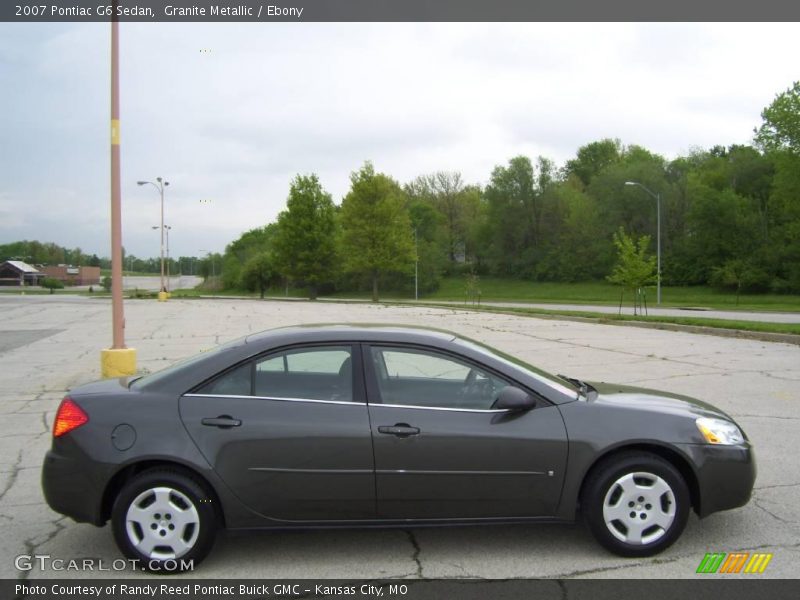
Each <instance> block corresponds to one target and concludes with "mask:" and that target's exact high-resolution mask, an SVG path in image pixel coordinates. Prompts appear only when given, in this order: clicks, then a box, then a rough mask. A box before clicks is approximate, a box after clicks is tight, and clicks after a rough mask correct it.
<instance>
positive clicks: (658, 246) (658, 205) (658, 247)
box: [625, 181, 661, 304]
mask: <svg viewBox="0 0 800 600" xmlns="http://www.w3.org/2000/svg"><path fill="white" fill-rule="evenodd" d="M625 185H635V186H638V187H640V188H642V189H643V190H644V191H645V192H647V193H648V194H650V195H651V196H652V197H653V198H655V199H656V219H657V223H658V225H657V229H656V240H657V241H656V256H657V257H658V258H657V259H656V260H657V261H658V263H657V264H658V266H657V267H656V275H657V280H656V281H657V288H656V290H657V291H656V302H657V303H658V304H661V194H657V193H655V192H653V191H652V190H651V189H650V188H648V187H646V186H644V185H642V184H641V183H639V182H638V181H626V182H625Z"/></svg>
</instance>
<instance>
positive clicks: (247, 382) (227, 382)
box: [197, 361, 253, 396]
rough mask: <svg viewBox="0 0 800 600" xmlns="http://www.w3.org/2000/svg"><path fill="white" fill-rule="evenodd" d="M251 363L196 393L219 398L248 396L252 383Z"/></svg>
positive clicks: (237, 368)
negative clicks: (218, 396)
mask: <svg viewBox="0 0 800 600" xmlns="http://www.w3.org/2000/svg"><path fill="white" fill-rule="evenodd" d="M252 374H253V363H252V362H249V361H248V362H246V363H245V364H243V365H240V366H238V367H236V368H235V369H233V370H232V371H228V372H227V373H225V374H224V375H222V376H220V377H217V378H215V379H214V380H212V381H210V382H209V383H207V384H205V385H204V386H203V387H201V388H200V389H199V390H197V393H199V394H210V395H220V396H250V395H251V393H252V382H253V377H252Z"/></svg>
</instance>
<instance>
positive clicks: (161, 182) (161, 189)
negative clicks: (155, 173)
mask: <svg viewBox="0 0 800 600" xmlns="http://www.w3.org/2000/svg"><path fill="white" fill-rule="evenodd" d="M156 181H157V182H158V183H157V184H155V183H153V182H152V181H137V182H136V185H145V184H148V183H149V184H150V185H152V186H153V187H154V188H156V189H157V190H158V193H159V195H160V196H161V291H162V292H164V293H166V291H167V288H166V286H165V285H164V188H165V187H167V186H168V185H169V181H164V180H163V179H161V177H156Z"/></svg>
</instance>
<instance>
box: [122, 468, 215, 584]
mask: <svg viewBox="0 0 800 600" xmlns="http://www.w3.org/2000/svg"><path fill="white" fill-rule="evenodd" d="M111 521H112V527H113V530H114V539H115V540H116V542H117V546H118V547H119V549H120V550H121V551H122V553H123V554H124V555H125V556H127V557H128V558H132V559H136V560H138V561H139V564H138V565H137V567H139V568H145V569H147V570H150V571H153V572H160V573H168V572H175V571H183V570H186V569H190V568H193V566H196V565H197V564H199V563H200V561H202V560H203V559H204V558H205V557H206V555H207V554H208V552H209V551H210V550H211V547H212V545H213V544H214V537H215V535H216V529H217V519H216V515H215V513H214V507H213V505H212V503H211V499H210V497H209V494H208V493H206V491H205V488H204V486H203V485H202V484H201V483H200V482H199V481H197V480H195V479H194V478H193V477H190V476H188V475H185V474H183V473H180V472H177V471H172V470H161V469H159V470H152V471H145V472H144V473H141V474H140V475H137V476H136V477H135V478H133V479H132V480H131V481H129V482H128V483H127V484H126V485H125V487H123V488H122V491H121V492H120V493H119V495H118V496H117V499H116V501H115V502H114V507H113V509H112V513H111ZM190 565H191V566H190Z"/></svg>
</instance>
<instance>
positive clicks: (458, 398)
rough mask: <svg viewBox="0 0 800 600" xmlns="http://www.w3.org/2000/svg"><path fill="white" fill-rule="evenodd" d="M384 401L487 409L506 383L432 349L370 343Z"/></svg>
mask: <svg viewBox="0 0 800 600" xmlns="http://www.w3.org/2000/svg"><path fill="white" fill-rule="evenodd" d="M372 359H373V364H374V366H375V373H376V376H377V380H378V388H379V391H380V394H381V401H382V402H383V403H384V404H399V405H403V406H424V407H436V408H470V409H484V410H486V409H490V408H491V407H492V404H494V401H495V399H496V398H497V395H498V394H499V393H500V390H502V389H503V388H504V387H505V386H507V385H509V382H507V381H506V380H504V379H501V378H500V377H497V376H496V375H494V374H492V373H489V372H488V371H486V370H485V369H482V368H480V367H477V366H475V365H472V364H469V363H467V362H464V361H461V360H459V359H456V358H453V357H450V356H448V355H444V354H440V353H438V352H434V351H428V350H418V349H407V348H389V347H373V348H372Z"/></svg>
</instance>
